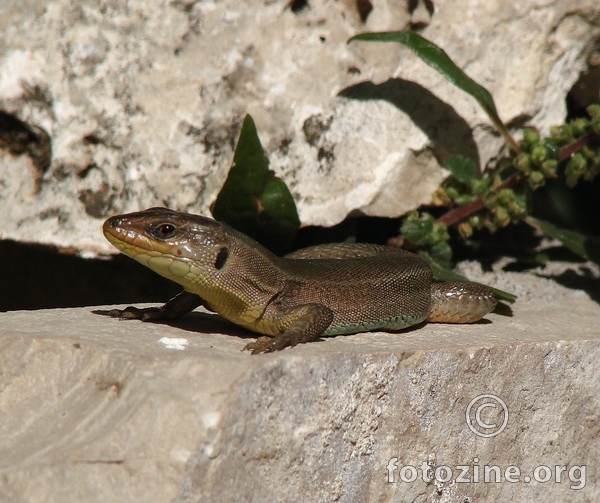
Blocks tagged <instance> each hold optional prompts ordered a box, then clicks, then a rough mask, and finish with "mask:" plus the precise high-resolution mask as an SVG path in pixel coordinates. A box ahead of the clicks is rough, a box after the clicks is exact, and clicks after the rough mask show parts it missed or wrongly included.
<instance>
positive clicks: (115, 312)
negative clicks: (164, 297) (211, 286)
mask: <svg viewBox="0 0 600 503" xmlns="http://www.w3.org/2000/svg"><path fill="white" fill-rule="evenodd" d="M200 305H204V301H203V300H202V299H201V298H200V297H199V296H198V295H196V294H195V293H190V292H187V291H185V290H184V291H183V292H181V293H178V294H177V295H175V297H173V298H172V299H171V300H169V301H168V302H167V303H165V304H164V305H162V306H160V307H145V308H138V307H134V306H129V307H127V308H125V309H110V310H108V311H103V310H98V311H92V312H93V313H94V314H102V315H104V316H111V317H112V318H120V319H124V320H142V321H160V320H174V319H175V318H179V317H180V316H183V315H184V314H187V313H189V312H190V311H193V310H194V309H196V308H197V307H198V306H200Z"/></svg>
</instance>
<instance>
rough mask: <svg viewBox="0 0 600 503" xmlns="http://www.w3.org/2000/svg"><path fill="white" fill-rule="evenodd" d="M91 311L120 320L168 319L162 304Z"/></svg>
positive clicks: (167, 311) (167, 312) (166, 310)
mask: <svg viewBox="0 0 600 503" xmlns="http://www.w3.org/2000/svg"><path fill="white" fill-rule="evenodd" d="M92 313H94V314H101V315H103V316H110V317H111V318H119V319H121V320H142V321H159V320H167V319H169V310H168V309H164V306H162V307H144V308H139V307H134V306H129V307H126V308H125V309H109V310H107V311H105V310H97V311H92Z"/></svg>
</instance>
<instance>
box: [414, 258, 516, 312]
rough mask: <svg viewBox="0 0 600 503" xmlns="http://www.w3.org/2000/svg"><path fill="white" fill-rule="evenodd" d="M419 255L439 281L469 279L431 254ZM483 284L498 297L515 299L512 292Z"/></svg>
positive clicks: (511, 300) (509, 300)
mask: <svg viewBox="0 0 600 503" xmlns="http://www.w3.org/2000/svg"><path fill="white" fill-rule="evenodd" d="M419 256H420V257H421V258H422V259H423V260H424V261H425V262H427V264H429V267H431V270H432V272H433V277H434V278H435V279H439V280H441V281H470V280H469V279H467V278H465V277H464V276H462V275H461V274H458V273H455V272H454V271H453V270H451V269H448V268H447V267H445V266H444V265H443V264H441V263H440V262H438V261H437V260H435V259H434V258H432V257H431V255H429V254H428V253H426V252H420V253H419ZM472 283H476V282H475V281H473V282H472ZM477 284H479V285H482V284H483V283H477ZM483 286H485V287H487V288H489V289H490V290H491V291H492V292H494V293H495V294H496V295H497V296H498V298H499V299H502V300H505V301H507V302H514V301H515V300H517V296H516V295H513V294H512V293H508V292H505V291H504V290H499V289H498V288H493V287H491V286H489V285H483Z"/></svg>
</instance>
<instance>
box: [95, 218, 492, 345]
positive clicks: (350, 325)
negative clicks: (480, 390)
mask: <svg viewBox="0 0 600 503" xmlns="http://www.w3.org/2000/svg"><path fill="white" fill-rule="evenodd" d="M104 235H105V236H106V238H107V239H108V240H109V241H110V242H111V243H112V244H113V245H114V246H116V247H117V248H118V249H119V250H121V252H123V253H124V254H125V255H127V256H129V257H131V258H133V259H135V260H137V261H138V262H140V263H141V264H143V265H145V266H146V267H149V268H150V269H152V270H153V271H155V272H157V273H158V274H160V275H161V276H164V277H165V278H168V279H170V280H172V281H175V282H176V283H179V284H180V285H181V286H183V288H184V291H183V292H182V293H180V294H179V295H177V296H176V297H174V298H173V299H171V300H170V301H169V302H167V303H166V304H165V305H164V306H162V307H150V308H145V309H138V308H135V307H129V308H127V309H123V310H119V309H114V310H111V311H108V312H106V313H104V314H108V315H109V316H114V317H119V318H134V319H141V320H143V321H154V320H162V319H173V318H177V317H179V316H181V315H183V314H185V313H188V312H190V311H192V310H193V309H195V308H196V307H197V306H199V305H204V306H205V307H207V308H208V309H210V310H211V311H215V312H217V313H218V314H220V315H221V316H223V317H224V318H226V319H228V320H229V321H231V322H233V323H235V324H237V325H240V326H242V327H245V328H247V329H250V330H252V331H254V332H258V333H260V334H264V336H263V337H259V338H258V339H257V340H256V342H253V343H250V344H248V345H247V346H246V349H250V350H251V351H252V353H263V352H270V351H277V350H280V349H283V348H285V347H288V346H294V345H296V344H299V343H303V342H309V341H312V340H315V339H318V338H319V337H321V336H326V335H341V334H351V333H357V332H366V331H369V330H400V329H403V328H406V327H409V326H411V325H415V324H417V323H421V322H422V321H433V322H444V323H471V322H474V321H477V320H479V319H481V318H482V317H483V316H485V315H486V314H487V313H489V312H490V311H492V310H493V309H494V307H495V306H496V303H497V298H496V295H495V294H494V293H493V292H492V291H491V290H490V289H488V288H486V287H484V286H482V285H478V284H475V283H469V282H463V283H460V282H436V281H434V280H433V279H432V274H431V269H430V268H429V266H428V265H427V264H426V263H425V262H424V261H423V260H421V259H420V258H419V257H418V256H417V255H414V254H413V253H410V252H407V251H404V250H400V249H398V248H392V247H387V246H380V245H372V244H351V243H339V244H328V245H319V246H313V247H310V248H305V249H302V250H299V251H297V252H294V253H291V254H289V255H287V256H285V257H278V256H276V255H274V254H273V253H271V252H270V251H269V250H267V249H266V248H264V247H263V246H261V245H260V244H258V243H257V242H256V241H254V240H253V239H251V238H249V237H248V236H246V235H244V234H242V233H241V232H238V231H236V230H235V229H233V228H231V227H229V226H228V225H227V224H224V223H222V222H217V221H215V220H212V219H210V218H206V217H202V216H198V215H191V214H188V213H181V212H178V211H173V210H169V209H167V208H150V209H148V210H145V211H140V212H137V213H129V214H126V215H117V216H114V217H111V218H109V219H108V220H107V221H106V222H105V223H104Z"/></svg>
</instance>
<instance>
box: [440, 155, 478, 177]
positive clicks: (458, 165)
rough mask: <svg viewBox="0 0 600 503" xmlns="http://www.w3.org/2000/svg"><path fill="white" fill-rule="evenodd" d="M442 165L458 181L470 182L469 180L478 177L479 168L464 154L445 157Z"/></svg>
mask: <svg viewBox="0 0 600 503" xmlns="http://www.w3.org/2000/svg"><path fill="white" fill-rule="evenodd" d="M444 167H445V168H446V169H447V170H448V171H450V173H452V176H453V177H454V178H456V179H457V180H458V181H459V182H462V183H464V184H470V183H471V180H475V179H477V178H479V169H478V168H477V165H476V164H475V162H474V161H473V160H472V159H471V158H469V157H466V156H464V155H460V154H456V155H451V156H450V157H448V159H446V162H445V163H444Z"/></svg>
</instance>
